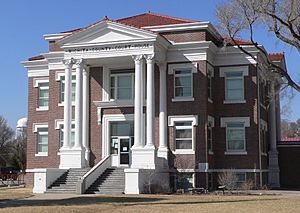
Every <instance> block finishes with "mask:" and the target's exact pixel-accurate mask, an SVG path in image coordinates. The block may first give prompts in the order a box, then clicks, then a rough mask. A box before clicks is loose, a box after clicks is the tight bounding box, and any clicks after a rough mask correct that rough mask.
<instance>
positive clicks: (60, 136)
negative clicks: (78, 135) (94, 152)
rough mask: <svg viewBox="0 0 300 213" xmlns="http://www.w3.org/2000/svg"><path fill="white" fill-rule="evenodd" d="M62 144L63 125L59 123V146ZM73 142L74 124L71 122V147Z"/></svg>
mask: <svg viewBox="0 0 300 213" xmlns="http://www.w3.org/2000/svg"><path fill="white" fill-rule="evenodd" d="M63 144H64V125H63V124H60V125H59V146H60V147H62V146H63ZM74 144H75V124H72V129H71V147H72V146H73V145H74Z"/></svg>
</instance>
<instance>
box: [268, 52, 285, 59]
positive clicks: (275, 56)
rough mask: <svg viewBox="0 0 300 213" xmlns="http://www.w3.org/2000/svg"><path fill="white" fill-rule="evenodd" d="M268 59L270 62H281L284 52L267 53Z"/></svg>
mask: <svg viewBox="0 0 300 213" xmlns="http://www.w3.org/2000/svg"><path fill="white" fill-rule="evenodd" d="M269 58H270V60H271V61H281V60H282V59H283V58H284V52H280V53H269Z"/></svg>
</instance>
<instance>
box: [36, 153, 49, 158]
mask: <svg viewBox="0 0 300 213" xmlns="http://www.w3.org/2000/svg"><path fill="white" fill-rule="evenodd" d="M34 156H35V157H47V156H48V152H39V153H37V154H35V155H34Z"/></svg>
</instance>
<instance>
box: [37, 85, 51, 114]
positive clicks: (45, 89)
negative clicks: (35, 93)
mask: <svg viewBox="0 0 300 213" xmlns="http://www.w3.org/2000/svg"><path fill="white" fill-rule="evenodd" d="M38 87H39V97H38V108H39V109H48V106H49V83H48V82H47V83H39V85H38Z"/></svg>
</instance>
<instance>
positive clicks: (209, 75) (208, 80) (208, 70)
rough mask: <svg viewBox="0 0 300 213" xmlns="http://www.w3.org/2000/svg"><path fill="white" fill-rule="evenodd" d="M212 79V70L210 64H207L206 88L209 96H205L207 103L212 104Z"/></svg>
mask: <svg viewBox="0 0 300 213" xmlns="http://www.w3.org/2000/svg"><path fill="white" fill-rule="evenodd" d="M213 77H214V68H213V66H211V65H210V64H207V86H208V89H209V91H210V96H209V94H207V98H208V102H210V103H213V95H212V92H213V88H212V86H213V85H212V81H213Z"/></svg>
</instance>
